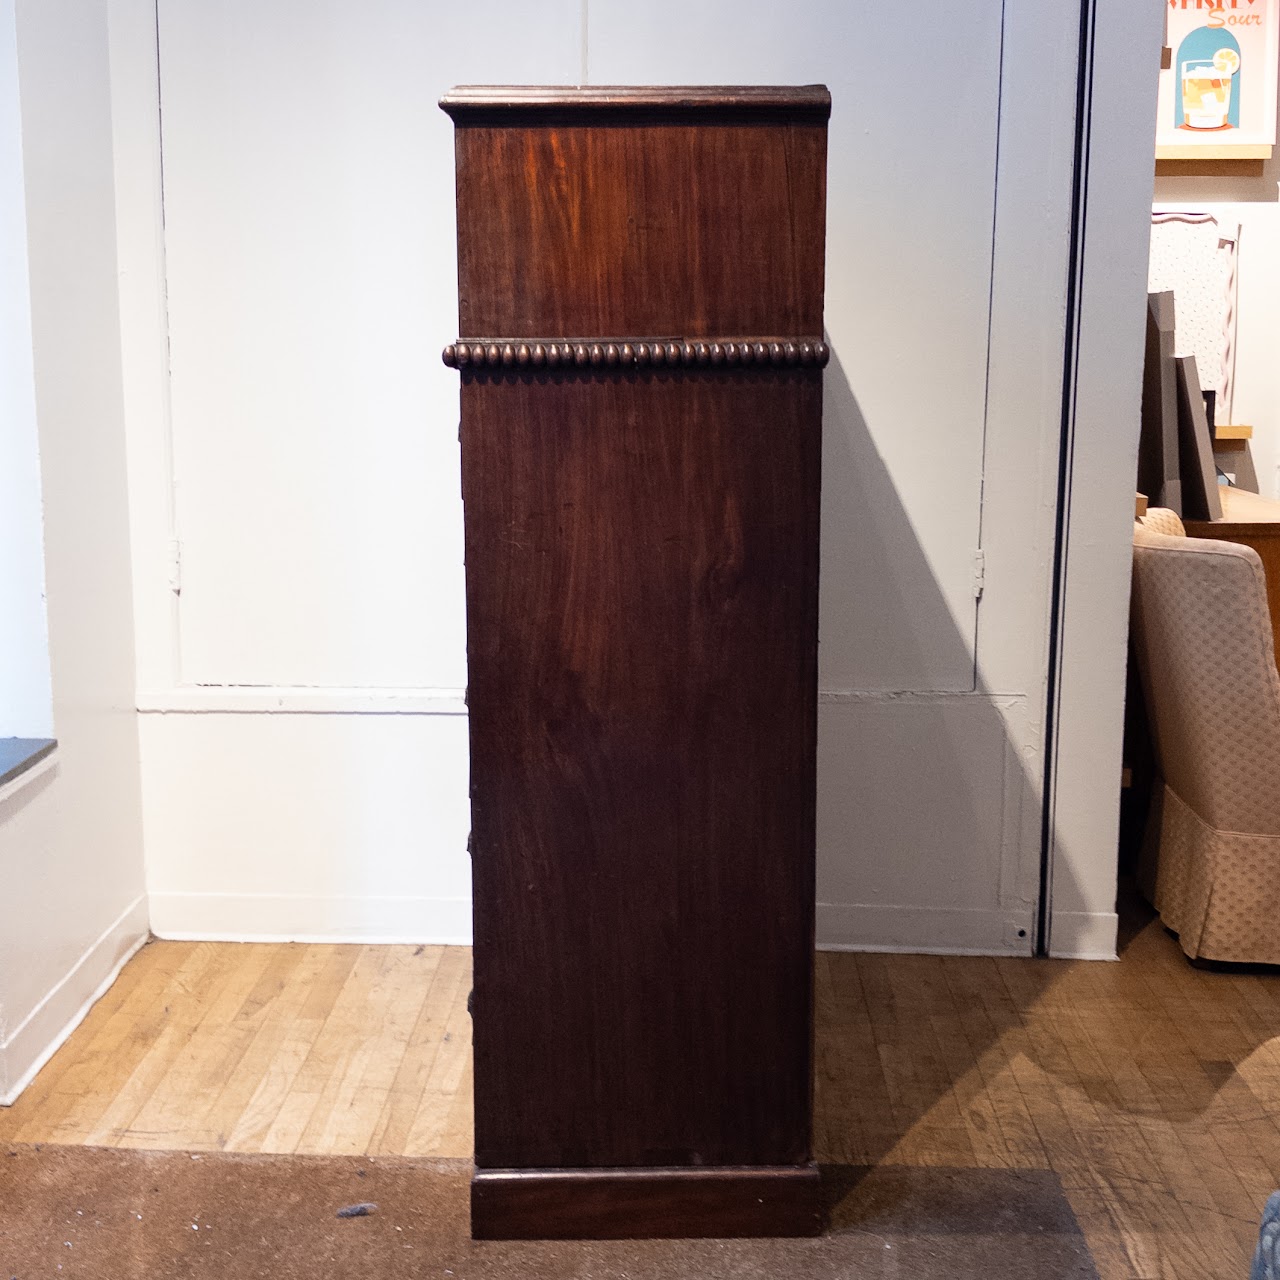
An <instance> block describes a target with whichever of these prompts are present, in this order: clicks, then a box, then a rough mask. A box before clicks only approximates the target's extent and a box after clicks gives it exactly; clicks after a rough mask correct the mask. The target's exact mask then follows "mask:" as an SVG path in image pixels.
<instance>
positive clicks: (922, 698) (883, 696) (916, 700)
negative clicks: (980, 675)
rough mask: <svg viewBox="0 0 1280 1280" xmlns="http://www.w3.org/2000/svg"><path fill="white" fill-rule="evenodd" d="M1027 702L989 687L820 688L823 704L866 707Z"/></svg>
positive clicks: (1023, 696)
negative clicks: (878, 705) (995, 691)
mask: <svg viewBox="0 0 1280 1280" xmlns="http://www.w3.org/2000/svg"><path fill="white" fill-rule="evenodd" d="M1026 701H1027V695H1026V694H1025V693H992V692H990V691H989V690H987V689H819V690H818V702H819V704H820V705H822V706H832V707H845V706H865V705H867V704H870V703H876V704H887V703H893V704H894V705H895V706H898V705H902V704H904V703H911V704H913V705H922V706H935V705H937V704H938V703H942V702H982V703H990V704H991V705H992V706H994V707H999V708H1003V709H1005V710H1009V709H1012V708H1013V707H1017V706H1021V705H1023V704H1024V703H1026Z"/></svg>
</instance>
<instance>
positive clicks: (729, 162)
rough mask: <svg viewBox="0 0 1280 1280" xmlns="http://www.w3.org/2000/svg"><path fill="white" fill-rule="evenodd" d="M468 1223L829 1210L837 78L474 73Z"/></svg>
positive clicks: (464, 240) (470, 158) (729, 1228)
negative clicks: (818, 792) (816, 965)
mask: <svg viewBox="0 0 1280 1280" xmlns="http://www.w3.org/2000/svg"><path fill="white" fill-rule="evenodd" d="M441 105H442V107H443V108H444V110H445V111H447V112H448V113H449V115H450V116H451V117H452V118H453V121H454V124H455V127H456V154H457V201H458V206H457V207H458V285H459V308H458V310H459V317H458V319H459V337H458V340H457V341H456V342H454V343H451V344H450V345H449V346H448V347H447V348H446V350H445V353H444V358H445V362H446V363H447V364H449V365H450V366H452V367H454V368H456V369H458V370H459V372H460V374H461V381H462V390H461V395H462V429H461V440H462V480H463V498H464V501H465V510H466V578H467V653H468V663H469V676H468V680H469V686H468V703H469V708H470V731H471V807H472V827H473V830H472V856H473V880H474V901H475V985H474V998H473V1014H474V1043H475V1135H476V1148H475V1159H476V1173H475V1178H474V1181H473V1183H472V1230H473V1233H474V1234H475V1235H476V1236H477V1237H491V1238H493V1237H555V1236H561V1237H564V1236H570V1237H573V1236H588V1237H605V1236H662V1235H665V1236H734V1235H792V1234H812V1233H814V1232H815V1231H817V1230H818V1227H819V1218H818V1194H817V1191H818V1188H817V1170H816V1167H815V1166H814V1164H813V1162H812V1153H811V1149H810V1128H811V1123H810V1112H811V1101H812V1038H813V1027H812V1019H813V929H814V790H815V785H814V783H815V780H814V769H815V766H814V755H815V741H816V712H817V623H818V497H819V466H820V456H821V447H820V446H821V419H822V367H823V365H824V364H825V363H826V360H827V348H826V346H825V345H824V342H823V328H822V293H823V259H824V243H823V242H824V224H825V200H826V194H825V172H826V133H827V117H828V115H829V113H830V97H829V95H828V94H827V91H826V90H825V89H824V88H822V87H820V86H811V87H805V88H701V89H683V88H682V89H658V88H646V89H630V88H591V89H535V88H460V89H456V90H454V91H453V92H451V93H449V94H448V95H446V97H445V98H444V99H443V101H442V103H441Z"/></svg>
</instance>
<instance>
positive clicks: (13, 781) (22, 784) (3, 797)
mask: <svg viewBox="0 0 1280 1280" xmlns="http://www.w3.org/2000/svg"><path fill="white" fill-rule="evenodd" d="M57 763H58V748H57V747H54V749H53V750H52V751H50V752H49V754H48V755H47V756H44V757H43V758H42V759H40V760H37V761H36V762H35V764H33V765H32V766H31V768H30V769H24V770H23V771H22V772H21V773H20V774H18V776H17V777H16V778H10V779H9V781H8V782H6V783H5V784H4V786H2V787H0V805H3V804H4V803H5V802H6V801H8V800H12V799H13V797H14V796H16V795H17V794H18V793H19V792H20V791H24V790H25V789H26V788H27V787H29V786H30V785H31V784H32V783H33V782H35V780H36V779H37V778H42V777H44V775H45V774H46V773H48V772H49V770H50V769H52V768H54V766H55V765H56V764H57Z"/></svg>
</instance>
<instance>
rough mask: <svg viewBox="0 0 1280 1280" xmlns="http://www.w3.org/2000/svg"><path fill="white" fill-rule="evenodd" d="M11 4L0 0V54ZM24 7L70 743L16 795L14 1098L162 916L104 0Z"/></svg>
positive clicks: (29, 159)
mask: <svg viewBox="0 0 1280 1280" xmlns="http://www.w3.org/2000/svg"><path fill="white" fill-rule="evenodd" d="M14 18H15V13H14V5H13V3H12V0H3V3H0V50H8V52H7V53H3V52H0V62H2V61H3V60H4V59H5V58H10V59H11V57H12V47H13V29H14ZM16 18H17V49H18V70H19V86H20V91H21V117H22V146H23V153H24V160H25V166H24V173H25V186H26V220H27V228H28V234H29V260H30V280H31V303H32V306H31V341H32V346H33V350H34V361H33V367H34V376H35V403H36V412H37V418H38V422H39V437H40V464H41V470H42V473H43V475H42V481H43V496H44V511H45V520H46V530H45V572H46V581H47V591H48V627H49V649H50V666H51V671H52V689H53V712H54V723H55V726H56V729H57V735H58V739H59V746H58V750H57V755H56V762H55V764H54V766H53V767H52V768H51V769H49V770H47V771H45V772H43V773H42V774H41V776H40V777H38V778H37V779H35V780H34V781H32V782H31V783H30V784H29V785H27V786H25V787H23V788H21V789H20V790H18V791H17V792H16V794H13V795H11V796H10V797H9V798H7V799H5V800H3V801H0V883H2V884H3V885H4V892H3V894H0V1101H4V1102H8V1101H11V1100H12V1098H13V1097H14V1096H15V1095H16V1093H17V1092H18V1090H19V1089H20V1088H21V1087H22V1085H23V1084H24V1083H25V1081H26V1080H27V1079H28V1078H29V1077H30V1075H31V1074H32V1072H33V1071H34V1069H35V1068H36V1067H37V1066H38V1065H39V1064H40V1062H41V1061H42V1060H43V1058H44V1057H45V1056H47V1054H48V1053H50V1052H51V1051H52V1049H53V1048H54V1047H56V1045H57V1044H58V1043H59V1042H60V1040H61V1038H62V1037H63V1036H64V1035H65V1034H66V1033H67V1032H68V1031H69V1030H70V1027H71V1026H72V1025H74V1023H75V1022H76V1021H78V1020H79V1018H80V1017H81V1016H82V1015H83V1013H84V1011H85V1010H86V1008H87V1006H88V1004H89V1003H90V1002H91V1001H92V999H93V998H94V996H95V993H97V992H98V991H100V990H101V989H103V988H104V986H105V984H107V983H108V982H109V981H110V979H111V977H112V975H113V973H114V972H115V971H116V969H117V968H118V966H119V965H120V964H121V963H122V962H123V960H124V959H125V958H126V957H127V955H128V954H129V953H130V952H131V951H132V950H133V949H134V948H136V947H137V946H138V945H140V944H141V942H142V940H143V939H144V938H145V936H146V927H147V925H146V905H145V899H144V877H143V869H142V842H141V805H140V780H139V769H138V744H137V715H136V711H135V708H134V705H133V703H134V649H133V620H132V595H131V591H130V562H129V526H128V504H127V493H126V473H125V466H124V423H123V400H122V392H121V382H120V321H119V304H118V296H117V290H116V279H115V273H116V246H115V219H114V211H113V172H112V139H111V100H110V84H109V77H108V62H107V45H106V37H107V31H106V7H105V2H104V0H18V3H17V13H16ZM9 82H10V81H8V80H6V81H5V83H6V84H7V83H9ZM11 141H12V140H11V139H10V140H8V142H9V143H11Z"/></svg>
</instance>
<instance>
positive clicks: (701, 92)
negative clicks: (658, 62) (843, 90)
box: [440, 84, 831, 124]
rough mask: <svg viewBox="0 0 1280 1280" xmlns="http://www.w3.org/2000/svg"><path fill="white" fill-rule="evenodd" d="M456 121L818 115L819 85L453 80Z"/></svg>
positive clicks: (821, 103) (825, 103) (823, 110)
mask: <svg viewBox="0 0 1280 1280" xmlns="http://www.w3.org/2000/svg"><path fill="white" fill-rule="evenodd" d="M440 106H441V108H442V109H443V110H444V111H446V112H448V114H449V115H450V116H451V117H452V118H453V120H454V121H455V122H456V123H459V124H463V123H468V122H471V121H473V120H476V119H484V118H495V117H520V116H528V115H544V114H545V115H555V116H563V115H566V114H576V113H577V112H583V113H586V114H592V113H594V114H601V113H607V114H614V113H617V114H624V115H626V116H633V115H635V116H646V115H647V116H672V115H683V114H685V113H688V114H690V115H697V116H699V117H705V116H711V117H716V116H721V117H725V116H727V117H733V118H739V119H750V118H751V117H753V116H768V117H774V118H777V117H787V118H792V119H795V118H799V119H805V120H810V121H815V122H819V121H824V120H826V119H827V118H828V117H829V116H830V114H831V94H830V92H829V91H828V90H827V87H826V86H825V85H820V84H809V85H692V86H690V85H585V86H582V87H573V86H567V85H458V86H457V87H456V88H453V89H450V90H449V92H448V93H446V94H445V95H444V97H443V98H441V99H440Z"/></svg>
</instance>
